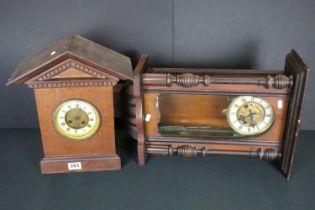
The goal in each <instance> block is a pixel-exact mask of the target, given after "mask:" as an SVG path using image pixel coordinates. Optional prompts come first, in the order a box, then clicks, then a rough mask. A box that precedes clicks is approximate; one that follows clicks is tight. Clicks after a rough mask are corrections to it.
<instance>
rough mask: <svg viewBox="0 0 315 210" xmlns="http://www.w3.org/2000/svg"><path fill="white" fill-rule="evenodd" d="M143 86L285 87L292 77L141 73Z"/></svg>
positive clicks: (280, 75)
mask: <svg viewBox="0 0 315 210" xmlns="http://www.w3.org/2000/svg"><path fill="white" fill-rule="evenodd" d="M142 83H143V85H144V86H168V87H171V86H172V85H174V84H175V85H177V86H180V87H184V88H191V87H195V86H198V85H203V86H209V85H212V84H237V85H240V84H241V85H256V86H264V87H265V88H267V89H269V88H271V87H272V88H275V89H285V88H289V87H290V86H292V77H287V76H285V75H283V74H278V75H273V76H272V75H260V76H247V77H244V76H243V75H210V74H203V75H199V74H192V73H183V74H171V73H168V74H166V73H164V74H163V73H158V74H157V73H147V74H143V81H142Z"/></svg>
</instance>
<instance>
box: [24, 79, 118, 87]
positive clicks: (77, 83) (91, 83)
mask: <svg viewBox="0 0 315 210" xmlns="http://www.w3.org/2000/svg"><path fill="white" fill-rule="evenodd" d="M116 84H117V81H113V80H73V81H70V80H65V81H62V80H58V81H43V82H33V83H30V84H27V86H28V87H30V88H63V87H95V86H114V85H116Z"/></svg>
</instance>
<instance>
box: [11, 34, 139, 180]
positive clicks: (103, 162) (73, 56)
mask: <svg viewBox="0 0 315 210" xmlns="http://www.w3.org/2000/svg"><path fill="white" fill-rule="evenodd" d="M132 79H133V78H132V66H131V62H130V59H129V58H128V57H126V56H124V55H121V54H119V53H117V52H115V51H112V50H110V49H107V48H105V47H103V46H101V45H99V44H96V43H94V42H92V41H90V40H88V39H86V38H83V37H81V36H79V35H74V36H70V37H67V38H65V39H62V40H61V41H59V42H57V43H55V44H53V45H51V46H50V47H49V48H47V49H46V50H44V51H42V52H40V53H39V54H36V55H34V56H33V57H31V58H28V59H26V60H24V61H23V62H22V63H21V64H20V65H19V66H18V67H17V69H16V70H15V72H14V73H13V74H12V76H11V78H10V79H9V82H8V84H16V83H25V84H26V85H27V86H28V87H30V88H33V89H34V93H35V99H36V105H37V110H38V119H39V125H40V130H41V137H42V143H43V148H44V158H43V160H42V161H41V162H40V167H41V172H42V173H44V174H46V173H63V172H81V171H99V170H118V169H120V168H121V161H120V157H119V156H118V154H117V153H116V146H115V129H114V92H115V90H119V89H120V87H119V84H117V83H118V82H119V81H120V80H132ZM69 99H82V100H85V101H88V102H89V103H91V104H93V106H94V107H95V108H96V109H97V110H98V112H99V114H100V126H99V128H98V130H97V132H96V133H95V134H94V135H93V136H91V137H89V138H87V139H84V140H72V139H69V138H67V137H64V136H63V135H60V134H59V133H58V132H57V131H56V129H55V127H54V123H53V119H52V116H53V113H54V111H55V110H56V107H58V106H59V105H60V104H61V103H62V102H64V101H66V100H69ZM69 164H74V165H76V164H79V165H77V167H74V168H69Z"/></svg>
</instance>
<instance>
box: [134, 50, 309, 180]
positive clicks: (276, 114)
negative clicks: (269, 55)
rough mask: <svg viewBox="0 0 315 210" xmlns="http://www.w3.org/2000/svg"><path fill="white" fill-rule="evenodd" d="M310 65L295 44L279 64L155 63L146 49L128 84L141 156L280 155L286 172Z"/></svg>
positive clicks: (271, 157)
mask: <svg viewBox="0 0 315 210" xmlns="http://www.w3.org/2000/svg"><path fill="white" fill-rule="evenodd" d="M308 72H309V70H308V68H307V66H306V65H305V64H304V62H303V61H302V59H301V58H300V56H299V55H298V54H297V52H296V51H295V50H292V51H291V52H290V53H289V54H288V55H287V57H286V60H285V67H284V70H274V71H261V70H247V69H243V70H242V69H196V68H154V67H150V66H149V65H148V55H143V56H142V57H141V59H140V61H139V62H138V65H137V66H136V68H135V71H134V80H133V81H134V82H133V85H131V86H129V88H128V95H129V96H130V97H129V104H130V108H129V116H128V122H129V133H130V134H131V136H132V137H133V138H134V139H136V140H137V141H138V161H139V163H140V164H141V165H144V164H145V157H146V155H169V156H173V155H178V156H184V157H194V156H206V155H211V154H222V155H241V156H250V157H257V158H259V159H267V160H277V161H278V162H279V163H280V168H281V170H282V172H283V173H284V175H285V176H286V177H288V178H289V177H290V171H291V165H292V162H293V156H294V151H295V145H296V140H297V137H298V134H299V128H300V124H301V110H302V104H303V98H304V92H305V87H306V80H307V75H308Z"/></svg>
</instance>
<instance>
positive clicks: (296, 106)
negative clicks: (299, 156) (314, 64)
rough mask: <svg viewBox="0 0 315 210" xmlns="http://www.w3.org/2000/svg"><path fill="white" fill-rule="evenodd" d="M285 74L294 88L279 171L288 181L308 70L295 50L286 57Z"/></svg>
mask: <svg viewBox="0 0 315 210" xmlns="http://www.w3.org/2000/svg"><path fill="white" fill-rule="evenodd" d="M285 73H286V74H288V75H293V78H294V85H295V86H294V87H293V90H292V92H291V96H290V103H289V109H288V117H287V119H288V120H287V122H286V125H287V126H286V130H285V135H284V139H283V147H282V151H283V152H282V153H283V155H282V159H281V170H282V171H283V173H284V175H285V176H286V177H287V179H290V176H291V170H292V163H293V159H294V153H295V147H296V142H297V139H298V135H299V130H300V125H301V113H302V108H303V101H304V95H305V89H306V82H307V77H308V74H309V68H308V67H307V66H306V64H305V63H304V62H303V60H302V59H301V57H300V56H299V55H298V54H297V52H296V51H295V50H292V51H291V52H290V53H289V54H288V55H287V57H286V62H285Z"/></svg>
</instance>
